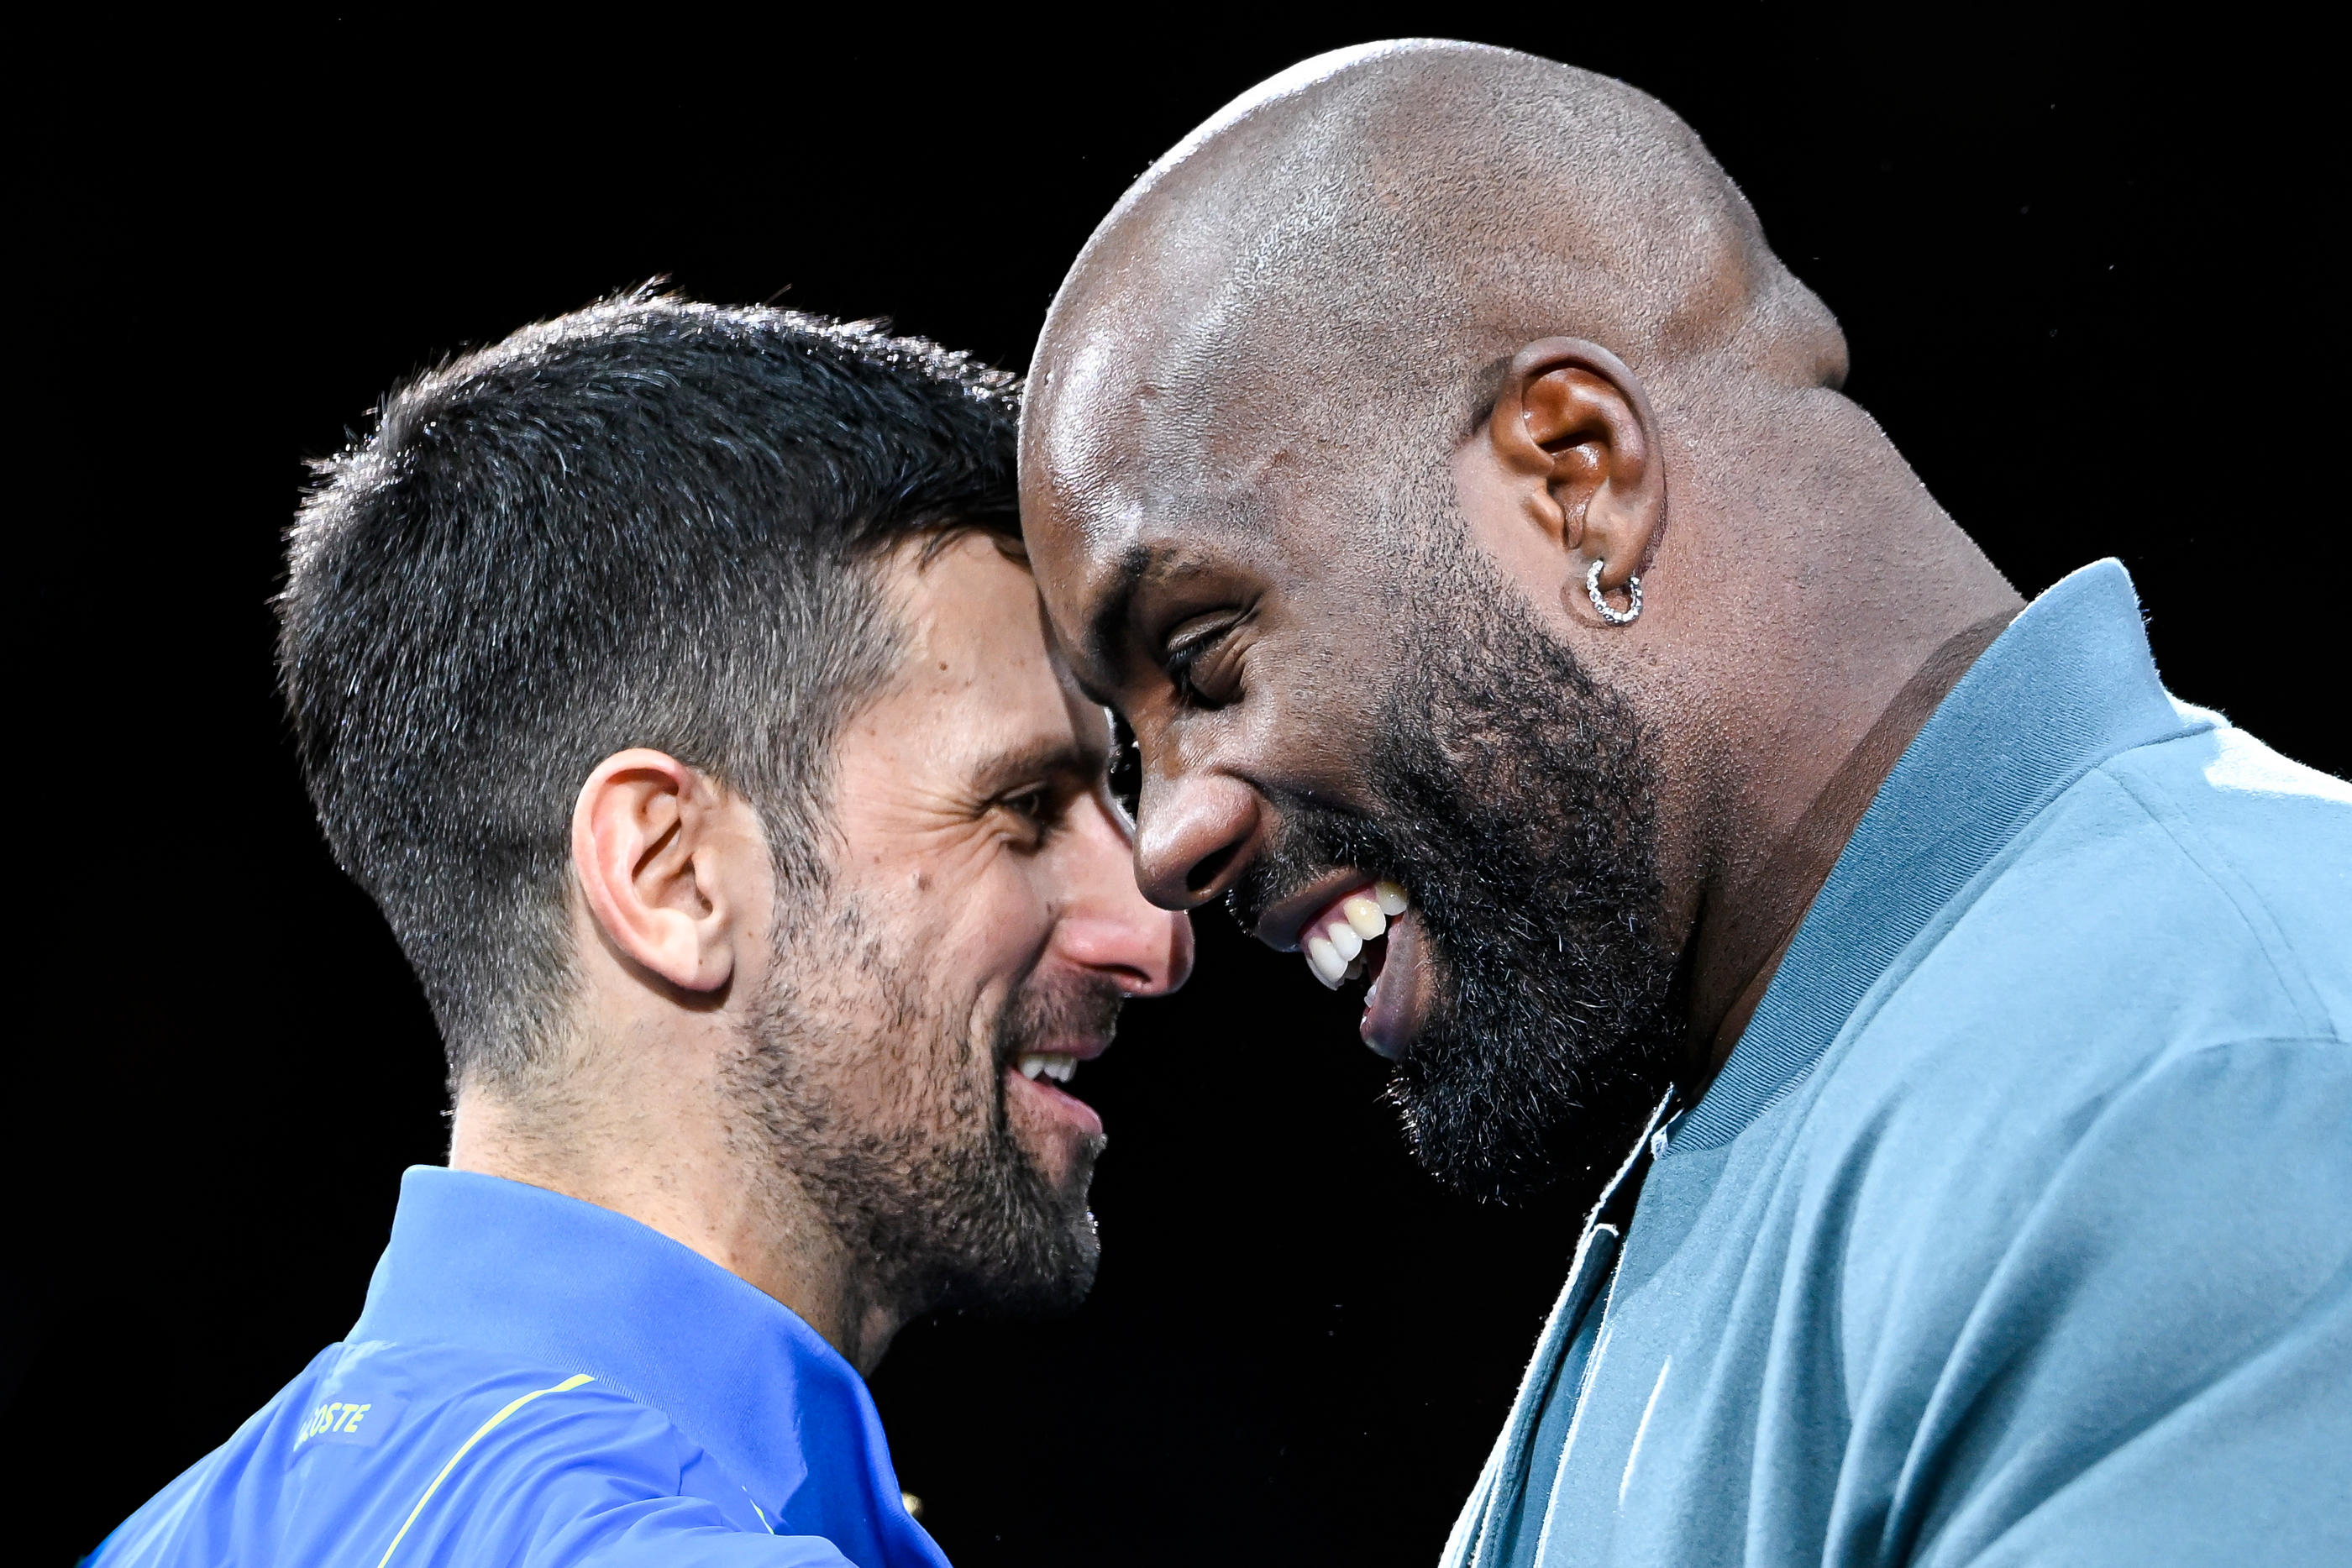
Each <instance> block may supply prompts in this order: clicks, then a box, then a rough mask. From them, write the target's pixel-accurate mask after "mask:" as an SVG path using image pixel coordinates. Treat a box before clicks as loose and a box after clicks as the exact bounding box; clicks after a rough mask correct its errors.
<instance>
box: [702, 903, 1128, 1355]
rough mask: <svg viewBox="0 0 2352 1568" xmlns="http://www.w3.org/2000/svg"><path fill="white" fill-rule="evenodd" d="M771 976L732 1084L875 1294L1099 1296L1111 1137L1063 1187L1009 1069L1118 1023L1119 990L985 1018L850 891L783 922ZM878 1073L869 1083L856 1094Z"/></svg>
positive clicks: (727, 1083)
mask: <svg viewBox="0 0 2352 1568" xmlns="http://www.w3.org/2000/svg"><path fill="white" fill-rule="evenodd" d="M770 974H771V976H772V980H771V983H770V984H769V986H768V988H767V989H766V991H765V992H764V993H763V994H762V995H761V998H759V1001H758V1003H757V1005H755V1006H754V1007H753V1008H752V1009H750V1012H749V1015H748V1021H747V1023H746V1026H745V1029H744V1031H743V1037H742V1042H741V1050H740V1052H739V1054H738V1055H737V1056H736V1058H735V1059H734V1060H733V1061H732V1062H730V1067H729V1070H728V1071H727V1072H726V1074H725V1075H724V1081H723V1083H722V1092H724V1093H726V1094H727V1095H728V1096H729V1097H730V1099H731V1100H732V1101H733V1102H734V1103H735V1104H736V1105H737V1106H738V1107H739V1108H740V1111H741V1113H743V1115H744V1117H745V1118H746V1120H747V1121H748V1122H749V1124H750V1126H751V1129H752V1131H753V1134H754V1136H755V1137H756V1138H757V1140H758V1145H759V1146H758V1148H757V1149H756V1150H755V1151H753V1156H754V1157H753V1160H752V1164H753V1166H754V1168H755V1169H756V1168H765V1169H766V1170H768V1171H770V1172H772V1173H774V1174H777V1175H781V1176H783V1177H785V1178H786V1180H787V1181H788V1182H789V1184H790V1185H791V1186H794V1187H796V1188H797V1189H798V1191H799V1192H800V1193H801V1194H802V1195H803V1196H804V1197H806V1198H807V1199H808V1200H810V1201H811V1202H813V1203H814V1205H815V1207H816V1208H817V1209H818V1211H819V1212H820V1214H821V1215H822V1216H823V1218H824V1222H825V1223H826V1225H827V1226H828V1227H829V1228H831V1229H832V1230H833V1232H834V1234H835V1237H836V1238H837V1239H839V1241H840V1242H841V1244H842V1245H843V1247H844V1249H845V1251H846V1252H847V1253H848V1255H849V1257H850V1258H851V1259H852V1260H853V1266H854V1267H856V1268H857V1269H858V1270H861V1272H863V1274H864V1275H865V1276H866V1278H865V1281H864V1282H865V1285H866V1290H867V1291H868V1292H869V1294H870V1296H871V1298H872V1299H874V1300H876V1301H879V1302H881V1303H884V1304H887V1306H888V1307H889V1308H890V1309H891V1310H892V1311H893V1312H896V1313H897V1314H898V1316H899V1317H900V1318H902V1319H904V1318H910V1317H914V1316H917V1315H919V1314H920V1313H922V1312H928V1311H930V1310H931V1309H933V1308H937V1307H942V1306H955V1307H967V1308H975V1309H980V1310H982V1311H987V1312H1003V1313H1008V1314H1014V1315H1024V1316H1026V1315H1033V1314H1051V1313H1055V1312H1066V1311H1069V1310H1070V1309H1072V1308H1075V1307H1076V1305H1077V1304H1078V1303H1079V1302H1081V1301H1084V1300H1085V1299H1086V1297H1087V1292H1088V1291H1090V1290H1091V1289H1092V1288H1093V1285H1094V1280H1095V1273H1096V1270H1097V1264H1098V1260H1099V1256H1100V1244H1099V1242H1098V1240H1097V1235H1096V1229H1095V1218H1094V1215H1093V1212H1092V1211H1091V1210H1090V1209H1089V1208H1088V1207H1087V1192H1088V1188H1089V1186H1091V1183H1092V1180H1093V1172H1094V1166H1095V1162H1096V1160H1097V1158H1098V1157H1099V1155H1100V1154H1101V1149H1102V1140H1101V1138H1099V1137H1096V1138H1092V1139H1089V1140H1087V1143H1086V1144H1085V1145H1083V1146H1081V1147H1080V1148H1079V1149H1078V1150H1077V1152H1076V1158H1075V1159H1074V1160H1073V1162H1072V1164H1071V1168H1070V1171H1069V1173H1068V1176H1067V1177H1066V1179H1065V1180H1064V1181H1062V1182H1061V1183H1059V1184H1055V1183H1054V1182H1051V1181H1049V1180H1048V1179H1047V1178H1046V1176H1045V1173H1044V1172H1043V1171H1041V1170H1040V1169H1039V1168H1038V1166H1037V1164H1036V1162H1035V1161H1034V1159H1032V1158H1031V1156H1030V1155H1029V1153H1028V1151H1027V1150H1025V1149H1024V1148H1023V1147H1022V1145H1021V1142H1020V1140H1019V1138H1018V1137H1017V1136H1016V1135H1015V1134H1014V1132H1013V1126H1012V1123H1011V1119H1010V1117H1009V1115H1008V1113H1007V1107H1006V1103H1005V1083H1004V1077H1003V1066H1004V1064H1005V1063H1007V1062H1010V1061H1013V1060H1014V1058H1015V1057H1016V1056H1017V1055H1018V1053H1019V1052H1020V1051H1021V1050H1022V1049H1023V1048H1024V1045H1025V1044H1026V1043H1028V1042H1031V1041H1034V1040H1041V1039H1045V1038H1049V1037H1050V1031H1052V1030H1054V1029H1055V1028H1056V1027H1057V1026H1060V1025H1062V1024H1065V1023H1066V1022H1067V1021H1069V1020H1070V1019H1071V1017H1072V1015H1074V1014H1075V1015H1077V1016H1078V1017H1079V1019H1081V1020H1082V1021H1091V1022H1093V1023H1094V1025H1095V1027H1097V1028H1099V1029H1101V1030H1104V1031H1105V1032H1108V1019H1104V1018H1101V1017H1100V1015H1101V1014H1102V1013H1103V1012H1105V1011H1106V1010H1107V1011H1108V1013H1110V1014H1112V1015H1115V1014H1116V1011H1117V1006H1118V998H1117V994H1116V993H1115V992H1112V993H1109V994H1108V997H1107V998H1106V997H1105V996H1102V995H1097V994H1096V993H1093V992H1087V991H1080V992H1075V993H1060V992H1049V991H1045V990H1043V989H1041V988H1036V987H1035V986H1034V985H1028V986H1024V987H1023V988H1017V989H1015V990H1014V991H1013V992H1012V993H1011V994H1010V995H1009V996H1008V997H1007V998H1006V999H1005V1001H1004V1002H1003V1005H1002V1006H1001V1007H1000V1008H999V1009H998V1010H997V1013H996V1016H995V1018H994V1019H992V1020H991V1021H990V1022H988V1023H987V1024H986V1025H985V1026H982V1027H975V1026H974V1025H972V1024H971V1022H969V1021H968V1019H969V1018H970V1015H969V1012H968V1011H965V1012H963V1013H961V1014H960V1013H959V1011H958V1009H955V1008H954V1007H952V1006H951V1005H950V1001H949V999H948V998H945V997H943V996H941V995H940V993H939V991H938V990H937V989H936V988H932V987H929V986H926V985H925V984H924V983H923V980H922V978H921V975H922V970H921V968H920V967H919V966H917V965H915V964H913V963H910V962H908V961H905V960H904V959H902V958H900V957H898V956H895V955H893V954H891V953H889V952H888V951H887V949H886V947H885V946H884V945H883V943H882V942H881V941H879V940H877V938H876V937H875V936H874V935H873V933H872V931H871V930H870V929H869V925H868V922H867V921H866V919H865V918H864V916H863V915H862V913H861V911H860V910H859V908H858V906H857V905H856V903H855V901H854V900H847V899H844V900H841V901H839V902H837V903H835V904H832V906H831V907H830V908H826V909H824V910H821V911H816V912H812V911H811V910H810V909H809V908H808V906H807V905H805V904H804V905H803V906H802V907H801V909H800V910H799V911H798V912H797V913H796V914H795V915H793V919H792V922H791V928H790V929H786V928H785V925H784V922H783V921H782V920H780V922H779V936H778V937H777V954H776V961H775V962H774V964H773V965H772V966H771V969H770ZM877 1003H878V1004H879V1005H878V1006H877ZM877 1067H879V1068H880V1070H881V1071H880V1072H879V1074H878V1076H877V1072H876V1069H877ZM861 1069H863V1070H864V1073H865V1083H864V1084H863V1085H862V1087H864V1088H866V1090H867V1091H868V1092H864V1093H853V1092H849V1083H850V1082H851V1080H852V1078H853V1077H854V1076H856V1075H857V1074H858V1073H859V1071H860V1070H861ZM877 1090H878V1092H876V1091H877Z"/></svg>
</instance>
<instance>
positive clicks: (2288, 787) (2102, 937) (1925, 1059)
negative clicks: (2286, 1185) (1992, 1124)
mask: <svg viewBox="0 0 2352 1568" xmlns="http://www.w3.org/2000/svg"><path fill="white" fill-rule="evenodd" d="M1847 1033H1848V1036H1849V1040H1848V1042H1847V1044H1848V1045H1849V1046H1850V1047H1851V1048H1853V1049H1851V1050H1849V1051H1842V1052H1840V1053H1839V1054H1840V1055H1841V1056H1842V1057H1844V1058H1847V1059H1848V1060H1849V1061H1850V1064H1851V1065H1852V1066H1853V1067H1855V1068H1858V1069H1861V1070H1863V1071H1864V1074H1865V1075H1867V1074H1868V1073H1870V1072H1871V1071H1880V1072H1894V1073H1896V1074H1898V1075H1900V1076H1902V1077H1903V1078H1905V1079H1906V1081H1907V1082H1910V1083H1911V1085H1912V1086H1913V1087H1915V1088H1916V1089H1918V1090H1920V1091H1922V1092H1933V1093H1936V1094H1937V1095H1939V1096H1947V1097H1953V1098H1956V1099H1957V1100H1959V1101H1968V1100H1972V1099H1981V1100H1984V1101H1986V1102H1987V1103H1988V1109H1989V1110H1990V1109H1992V1108H1994V1107H1996V1106H1997V1107H1998V1108H1999V1109H2000V1113H2003V1114H2007V1115H2017V1114H2026V1115H2027V1116H2028V1117H2029V1119H2031V1112H2030V1110H2029V1109H2028V1108H2027V1107H2026V1106H2025V1105H2022V1104H2021V1103H2018V1102H2020V1101H2021V1100H2030V1101H2031V1102H2032V1103H2034V1104H2038V1105H2041V1106H2043V1107H2045V1108H2047V1110H2048V1111H2049V1113H2051V1114H2053V1115H2062V1116H2063V1115H2071V1114H2072V1112H2071V1111H2068V1110H2066V1109H2064V1107H2066V1106H2067V1105H2068V1104H2069V1103H2075V1102H2082V1101H2094V1100H2103V1099H2104V1098H2105V1097H2106V1096H2108V1095H2110V1094H2112V1093H2114V1092H2116V1091H2117V1090H2118V1089H2119V1088H2120V1087H2121V1086H2122V1085H2123V1084H2125V1083H2126V1082H2130V1081H2132V1080H2134V1079H2135V1078H2137V1077H2138V1076H2139V1075H2141V1074H2143V1073H2145V1072H2147V1071H2153V1070H2155V1069H2156V1068H2158V1066H2159V1065H2160V1064H2161V1062H2162V1061H2166V1060H2168V1059H2170V1058H2173V1057H2176V1056H2179V1055H2182V1054H2184V1053H2188V1052H2194V1051H2203V1050H2207V1049H2209V1048H2214V1047H2226V1046H2228V1045H2229V1043H2230V1042H2231V1041H2237V1040H2280V1039H2293V1040H2308V1041H2328V1040H2333V1041H2336V1042H2337V1043H2338V1045H2339V1046H2340V1045H2342V1044H2343V1043H2344V1042H2346V1041H2347V1040H2352V786H2347V785H2346V784H2344V783H2343V782H2342V781H2341V780H2338V779H2331V778H2329V777H2327V776H2326V775H2325V774H2320V773H2315V772H2314V771H2312V770H2311V769H2309V768H2300V767H2298V766H2297V765H2295V764H2294V763H2291V762H2288V761H2286V760H2285V759H2284V758H2280V757H2278V756H2277V755H2276V754H2275V753H2273V752H2272V751H2270V750H2269V748H2268V747H2264V746H2263V745H2262V743H2261V742H2259V741H2257V740H2255V739H2253V737H2251V736H2247V735H2245V734H2244V733H2243V732H2242V731H2238V730H2233V729H2230V728H2228V727H2214V728H2210V729H2205V730H2201V731H2199V732H2197V733H2193V734H2189V735H2185V736H2180V737H2175V738H2173V739H2170V740H2167V741H2162V742H2158V743H2157V744H2154V745H2149V746H2143V747H2136V748H2134V749H2132V750H2130V751H2126V752H2125V753H2123V754H2121V755H2120V756H2117V757H2116V758H2110V759H2109V760H2108V761H2107V762H2106V763H2105V764H2103V765H2102V766H2101V767H2099V768H2095V769H2093V770H2092V771H2090V772H2089V773H2087V774H2085V775H2084V777H2083V778H2082V779H2078V780H2076V781H2075V782H2074V784H2073V785H2072V786H2071V787H2069V788H2068V789H2066V790H2065V791H2064V792H2063V794H2061V795H2060V796H2059V797H2058V798H2057V799H2055V800H2053V801H2052V802H2051V803H2050V804H2049V805H2048V806H2047V807H2046V808H2044V809H2043V810H2042V811H2041V812H2040V813H2039V814H2038V816H2037V817H2036V818H2035V819H2034V821H2032V822H2030V823H2029V824H2028V825H2027V826H2026V828H2025V829H2024V831H2022V832H2021V833H2020V834H2019V836H2018V839H2017V840H2016V841H2015V842H2014V843H2012V844H2011V847H2010V849H2009V851H2008V852H2006V853H2005V854H2004V855H2003V856H2002V857H2001V858H2000V860H1998V861H1997V862H1995V863H1994V864H1993V865H1992V866H1990V867H1989V868H1987V870H1986V872H1985V873H1983V874H1981V875H1980V876H1979V878H1978V880H1977V882H1976V883H1975V884H1974V886H1973V887H1971V888H1970V889H1969V890H1968V891H1967V892H1965V893H1964V894H1962V896H1961V897H1960V898H1959V899H1958V900H1956V901H1955V903H1954V904H1953V906H1952V907H1951V909H1950V911H1949V913H1948V916H1947V917H1946V918H1945V919H1943V920H1941V921H1939V922H1938V923H1937V925H1935V926H1933V927H1931V928H1930V930H1929V931H1928V932H1927V933H1926V934H1925V935H1924V936H1923V937H1922V938H1921V940H1920V941H1918V942H1917V943H1916V944H1915V946H1914V949H1913V952H1912V953H1911V954H1910V955H1908V961H1907V962H1906V963H1902V964H1898V966H1897V967H1896V968H1895V971H1893V972H1891V973H1890V974H1889V975H1888V976H1887V977H1885V980H1883V981H1882V982H1881V984H1880V985H1879V986H1878V987H1877V988H1875V990H1874V994H1873V995H1872V996H1871V997H1869V998H1865V1000H1864V1005H1863V1007H1862V1009H1859V1011H1858V1012H1857V1015H1856V1017H1855V1019H1854V1020H1853V1023H1852V1024H1851V1025H1850V1026H1849V1028H1848V1030H1847ZM2257 1054H2259V1053H2257Z"/></svg>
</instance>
